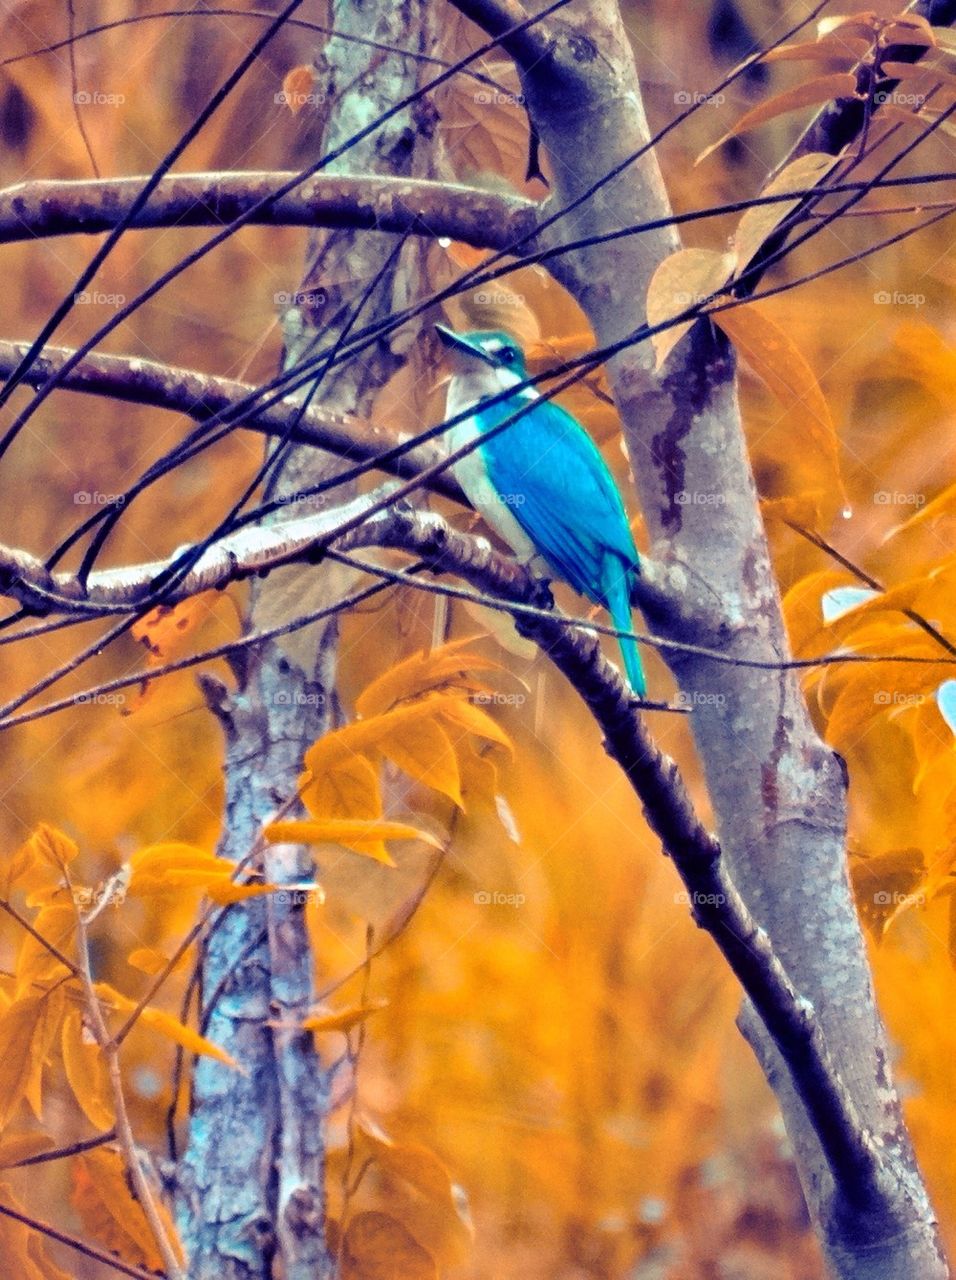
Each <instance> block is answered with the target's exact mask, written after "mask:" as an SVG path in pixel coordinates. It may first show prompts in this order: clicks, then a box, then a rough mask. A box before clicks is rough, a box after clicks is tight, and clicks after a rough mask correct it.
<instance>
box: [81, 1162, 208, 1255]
mask: <svg viewBox="0 0 956 1280" xmlns="http://www.w3.org/2000/svg"><path fill="white" fill-rule="evenodd" d="M73 1179H74V1181H73V1195H72V1196H71V1202H72V1204H73V1208H74V1209H75V1210H76V1212H77V1213H78V1215H79V1217H80V1220H81V1221H82V1223H83V1225H84V1227H85V1229H86V1231H87V1232H88V1234H89V1235H91V1236H92V1237H93V1238H94V1239H95V1240H96V1241H97V1243H98V1244H101V1245H103V1246H104V1247H105V1248H107V1249H109V1250H110V1251H111V1252H112V1253H117V1254H119V1256H120V1257H121V1258H123V1259H124V1261H126V1262H130V1263H133V1264H134V1265H135V1266H140V1267H146V1268H148V1269H149V1270H151V1271H162V1270H163V1259H162V1256H161V1255H160V1253H159V1250H158V1248H157V1246H156V1241H155V1240H154V1238H153V1233H152V1231H151V1229H150V1226H149V1223H148V1222H147V1221H146V1215H145V1214H144V1213H143V1210H142V1207H141V1205H140V1203H139V1201H138V1200H137V1199H135V1197H134V1196H133V1194H132V1192H131V1191H130V1186H129V1180H128V1178H127V1176H126V1170H125V1168H124V1165H123V1162H122V1160H121V1159H120V1157H119V1156H118V1155H117V1154H116V1153H115V1152H113V1151H107V1150H105V1149H104V1148H102V1147H100V1148H98V1149H97V1150H95V1151H88V1152H85V1153H84V1154H83V1155H80V1156H77V1157H76V1159H75V1160H74V1162H73ZM156 1207H157V1209H158V1211H159V1214H160V1217H161V1218H162V1220H163V1226H164V1227H165V1232H166V1236H167V1238H168V1239H169V1240H170V1242H171V1243H172V1245H173V1248H174V1249H175V1251H176V1253H177V1254H178V1255H179V1258H180V1260H181V1261H183V1262H184V1261H185V1255H184V1254H183V1250H182V1246H181V1244H180V1243H179V1237H178V1236H177V1234H176V1228H175V1227H174V1225H173V1222H172V1219H171V1218H170V1216H169V1213H168V1212H167V1210H166V1208H165V1206H164V1205H163V1204H162V1202H161V1201H159V1200H158V1199H157V1203H156Z"/></svg>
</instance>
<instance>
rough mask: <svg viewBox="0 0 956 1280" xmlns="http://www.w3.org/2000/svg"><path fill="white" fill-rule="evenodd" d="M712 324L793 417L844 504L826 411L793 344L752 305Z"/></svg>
mask: <svg viewBox="0 0 956 1280" xmlns="http://www.w3.org/2000/svg"><path fill="white" fill-rule="evenodd" d="M713 318H714V320H715V321H716V322H717V324H719V325H720V327H721V329H723V331H724V332H725V333H726V334H727V336H728V338H730V340H731V342H733V344H734V346H735V347H736V348H737V350H738V351H739V352H740V354H741V355H742V356H743V357H744V358H745V359H746V361H747V363H748V364H749V365H750V367H751V369H752V370H753V371H754V373H755V374H756V375H757V377H758V378H760V379H761V381H763V382H764V383H766V385H767V387H768V388H769V389H770V390H771V391H772V392H773V394H774V395H775V396H776V398H777V399H778V400H779V401H780V403H781V404H782V405H783V406H784V407H785V408H787V409H791V410H796V411H797V414H798V417H799V421H800V424H801V427H802V430H803V432H804V433H805V436H806V443H808V444H811V445H813V447H814V448H815V449H816V450H817V452H818V453H819V455H820V457H821V458H822V459H823V460H824V461H825V462H826V464H827V466H828V468H829V470H830V474H831V475H832V478H833V481H834V483H835V484H836V485H837V486H838V488H839V491H840V493H841V495H842V496H843V500H844V502H846V501H847V498H846V489H845V488H844V485H843V477H842V474H841V471H840V446H839V441H838V440H837V434H836V428H835V426H834V424H833V418H832V416H831V414H830V406H829V405H828V404H827V402H826V397H825V396H824V394H823V392H822V391H821V389H820V384H819V383H818V382H817V379H816V375H815V374H814V372H813V370H812V369H811V368H810V365H809V364H808V363H807V361H806V359H805V358H804V356H803V355H802V353H801V351H800V349H799V347H798V346H797V344H796V343H795V342H794V340H793V339H792V338H791V337H790V335H789V334H788V333H786V332H785V331H784V330H783V329H781V328H780V327H779V325H777V324H775V323H774V321H772V320H771V319H770V318H769V317H768V316H766V315H765V314H764V313H763V312H762V311H760V310H758V309H757V307H756V306H755V305H754V304H753V303H748V304H747V305H746V306H742V307H728V308H727V310H725V311H718V312H716V313H715V315H714V317H713ZM795 443H796V444H798V445H800V444H802V443H803V442H802V441H795Z"/></svg>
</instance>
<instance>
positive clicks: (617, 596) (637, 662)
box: [601, 555, 647, 698]
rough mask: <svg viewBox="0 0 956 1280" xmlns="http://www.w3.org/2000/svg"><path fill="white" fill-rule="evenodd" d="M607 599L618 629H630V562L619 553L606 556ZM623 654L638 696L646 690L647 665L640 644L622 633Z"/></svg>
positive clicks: (604, 583) (605, 586) (628, 676)
mask: <svg viewBox="0 0 956 1280" xmlns="http://www.w3.org/2000/svg"><path fill="white" fill-rule="evenodd" d="M601 576H602V579H603V584H602V585H603V587H604V598H605V600H606V601H607V609H608V613H610V615H611V621H612V622H613V623H614V627H615V629H616V630H617V631H630V630H631V599H630V597H631V591H630V579H631V570H630V565H627V564H625V562H624V561H623V560H622V559H621V557H620V556H616V555H607V556H605V558H604V566H603V572H602V575H601ZM619 643H620V646H621V657H622V658H623V659H624V670H625V671H626V672H627V680H628V684H629V685H630V686H631V690H632V691H633V692H634V693H635V694H636V695H637V697H639V698H643V697H644V694H645V693H646V692H647V681H646V680H645V678H644V667H643V664H642V663H641V655H640V653H639V652H638V648H637V643H636V641H634V640H631V639H630V638H629V637H627V636H621V638H620V640H619Z"/></svg>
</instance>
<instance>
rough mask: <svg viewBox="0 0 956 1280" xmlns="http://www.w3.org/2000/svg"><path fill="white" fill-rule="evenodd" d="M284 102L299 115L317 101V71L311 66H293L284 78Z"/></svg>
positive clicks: (294, 113) (293, 112)
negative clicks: (304, 108)
mask: <svg viewBox="0 0 956 1280" xmlns="http://www.w3.org/2000/svg"><path fill="white" fill-rule="evenodd" d="M281 96H282V102H283V103H284V104H285V106H287V107H288V108H289V110H290V111H291V112H292V114H293V115H294V116H297V115H298V114H299V112H300V111H301V110H302V108H303V107H305V106H308V105H309V104H311V103H314V101H315V72H314V71H313V69H312V68H311V67H304V66H303V67H293V68H292V70H291V71H287V72H286V73H285V76H284V77H283V80H282V95H281Z"/></svg>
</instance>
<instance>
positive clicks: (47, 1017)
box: [0, 988, 63, 1129]
mask: <svg viewBox="0 0 956 1280" xmlns="http://www.w3.org/2000/svg"><path fill="white" fill-rule="evenodd" d="M62 995H63V991H62V988H57V996H58V997H59V1000H57V998H56V997H53V1000H52V1003H51V995H50V992H47V991H43V992H39V993H36V992H35V993H32V994H30V995H26V996H23V997H22V998H21V999H19V1000H15V1001H14V1002H13V1004H11V1005H10V1007H9V1008H7V1009H5V1010H4V1011H3V1013H0V1044H2V1045H3V1053H2V1054H0V1129H3V1128H6V1126H7V1124H8V1123H9V1121H10V1118H11V1117H12V1116H13V1114H14V1113H15V1112H16V1109H17V1107H18V1106H19V1105H20V1102H21V1101H22V1100H23V1098H25V1097H30V1098H31V1105H33V1106H34V1110H35V1111H36V1110H38V1109H39V1108H38V1107H37V1106H36V1104H37V1103H38V1101H39V1096H38V1095H39V1080H40V1077H41V1074H42V1071H43V1064H44V1062H45V1060H46V1057H47V1054H48V1053H49V1049H50V1044H51V1043H52V1039H53V1035H55V1034H56V1030H57V1027H53V1028H52V1030H51V1019H52V1018H59V1017H60V1016H62V1012H63V1005H62Z"/></svg>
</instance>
